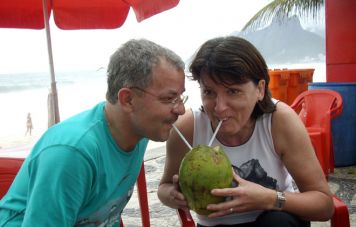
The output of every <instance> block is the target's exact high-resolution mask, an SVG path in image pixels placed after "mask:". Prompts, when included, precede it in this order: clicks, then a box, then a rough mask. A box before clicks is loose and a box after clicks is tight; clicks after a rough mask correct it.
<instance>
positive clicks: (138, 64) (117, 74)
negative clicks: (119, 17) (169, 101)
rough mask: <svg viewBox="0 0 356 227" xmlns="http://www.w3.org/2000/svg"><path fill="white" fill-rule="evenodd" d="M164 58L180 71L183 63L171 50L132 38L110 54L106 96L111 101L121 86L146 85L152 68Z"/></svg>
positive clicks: (143, 86) (112, 101)
mask: <svg viewBox="0 0 356 227" xmlns="http://www.w3.org/2000/svg"><path fill="white" fill-rule="evenodd" d="M162 58H164V59H166V60H167V61H168V62H169V63H171V64H172V65H173V66H175V67H176V68H177V69H178V70H183V71H184V67H185V65H184V62H183V61H182V59H181V58H180V57H179V56H178V55H177V54H175V53H174V52H173V51H171V50H169V49H167V48H165V47H162V46H160V45H158V44H156V43H154V42H152V41H149V40H146V39H138V40H136V39H132V40H129V41H128V42H126V43H124V44H123V45H122V46H121V47H120V48H119V49H118V50H116V51H115V53H114V54H113V55H112V56H111V58H110V62H109V65H108V68H107V77H108V78H107V83H108V90H107V92H106V99H107V100H108V101H109V102H110V103H112V104H115V103H116V102H117V98H118V97H117V93H118V91H119V90H120V89H121V88H123V87H140V88H146V87H147V86H149V85H150V83H151V82H152V68H153V67H154V66H156V65H158V64H159V62H160V59H162Z"/></svg>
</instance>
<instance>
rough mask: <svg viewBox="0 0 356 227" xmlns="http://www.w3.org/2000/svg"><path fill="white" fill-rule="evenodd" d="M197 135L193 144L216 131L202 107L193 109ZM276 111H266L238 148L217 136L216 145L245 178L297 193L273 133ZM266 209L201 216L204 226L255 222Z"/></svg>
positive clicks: (208, 139)
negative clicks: (275, 145)
mask: <svg viewBox="0 0 356 227" xmlns="http://www.w3.org/2000/svg"><path fill="white" fill-rule="evenodd" d="M193 115H194V136H193V146H197V145H199V144H206V145H207V144H208V143H209V141H210V139H211V137H212V135H213V133H214V132H213V130H212V128H211V123H210V120H209V118H208V116H207V115H206V114H205V113H204V112H201V111H200V110H193ZM271 121H272V114H264V115H262V116H261V117H259V118H258V119H257V121H256V124H255V129H254V131H253V133H252V136H251V137H250V138H249V140H248V141H247V142H246V143H244V144H242V145H239V146H236V147H228V146H224V145H223V144H221V143H220V142H219V141H218V140H217V139H215V140H214V141H213V143H212V146H213V147H214V146H217V145H218V146H220V147H221V148H222V149H223V150H224V151H225V153H226V154H227V156H228V157H229V158H230V161H231V164H232V166H233V168H234V170H235V172H237V173H238V175H239V176H240V177H242V178H243V179H246V180H249V181H252V182H255V183H257V184H260V185H263V186H264V187H267V188H271V189H275V190H279V191H290V192H295V191H296V190H297V188H296V186H295V184H294V181H293V179H292V177H291V176H290V174H289V173H288V171H287V169H286V168H285V166H284V165H283V163H282V161H281V159H280V158H279V156H278V154H277V153H276V151H275V149H274V145H273V140H272V132H271ZM261 212H262V211H254V212H246V213H240V214H232V215H227V216H224V217H221V218H214V219H210V218H207V217H206V216H201V215H197V216H198V219H199V220H198V222H199V223H200V224H201V225H205V226H213V225H218V224H227V225H229V224H238V223H245V222H252V221H254V220H255V219H256V218H257V216H258V215H259V214H260V213H261Z"/></svg>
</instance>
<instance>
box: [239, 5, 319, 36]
mask: <svg viewBox="0 0 356 227" xmlns="http://www.w3.org/2000/svg"><path fill="white" fill-rule="evenodd" d="M323 5H324V0H274V1H272V2H271V3H269V4H268V5H266V6H265V7H263V8H262V9H261V10H260V11H258V12H257V13H256V14H255V15H254V16H253V17H252V18H251V19H250V20H249V21H248V22H247V23H246V25H245V26H244V27H243V28H242V31H246V30H256V29H258V28H260V27H263V26H265V25H267V24H268V23H269V22H270V21H271V20H274V19H283V18H285V17H290V16H291V15H294V14H296V15H298V16H299V17H305V16H310V15H311V16H312V17H313V18H315V17H316V16H317V15H318V12H319V10H320V8H321V7H322V6H323Z"/></svg>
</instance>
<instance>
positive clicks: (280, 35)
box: [232, 16, 325, 64]
mask: <svg viewBox="0 0 356 227" xmlns="http://www.w3.org/2000/svg"><path fill="white" fill-rule="evenodd" d="M232 35H236V36H241V37H244V38H246V39H247V40H249V41H250V42H251V43H253V44H254V45H255V46H256V47H257V48H258V49H259V50H260V51H261V53H262V55H263V56H264V57H265V59H266V61H267V63H268V64H280V63H303V62H313V61H315V62H320V61H324V58H325V38H323V37H322V36H320V35H317V34H316V33H313V32H310V31H307V30H305V29H303V28H302V26H301V24H300V21H299V19H298V17H296V16H295V17H291V18H288V19H286V20H285V21H283V23H282V22H281V21H273V22H272V23H271V25H269V26H268V27H266V28H264V29H261V30H258V31H254V32H246V33H244V32H233V33H232Z"/></svg>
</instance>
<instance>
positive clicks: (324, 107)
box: [291, 89, 350, 227]
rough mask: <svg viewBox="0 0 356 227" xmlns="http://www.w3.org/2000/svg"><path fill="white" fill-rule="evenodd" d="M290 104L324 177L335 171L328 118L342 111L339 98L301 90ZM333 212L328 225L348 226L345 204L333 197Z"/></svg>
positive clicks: (320, 91) (335, 94) (324, 92)
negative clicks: (299, 120)
mask: <svg viewBox="0 0 356 227" xmlns="http://www.w3.org/2000/svg"><path fill="white" fill-rule="evenodd" d="M291 107H292V108H293V109H294V110H295V111H296V112H297V113H298V112H299V117H300V118H301V120H302V121H303V123H304V125H305V127H306V128H307V130H308V133H309V136H310V139H311V142H312V144H313V147H314V150H315V153H316V156H317V158H318V160H319V162H320V165H321V167H322V169H323V171H324V174H325V176H326V177H327V176H328V175H329V173H332V172H334V154H333V146H332V136H331V119H334V118H336V117H337V116H339V115H340V114H341V112H342V97H341V95H340V94H339V93H338V92H336V91H333V90H327V89H317V90H308V91H304V92H302V93H301V94H300V95H298V97H297V98H296V99H295V100H294V102H293V104H292V105H291ZM333 201H334V208H335V212H334V215H333V216H332V218H331V227H350V219H349V211H348V209H347V206H346V204H345V203H344V202H343V201H342V200H341V199H339V198H338V197H336V196H335V195H334V196H333Z"/></svg>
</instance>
